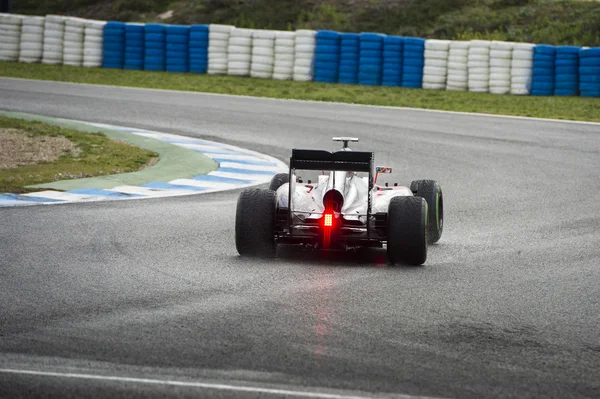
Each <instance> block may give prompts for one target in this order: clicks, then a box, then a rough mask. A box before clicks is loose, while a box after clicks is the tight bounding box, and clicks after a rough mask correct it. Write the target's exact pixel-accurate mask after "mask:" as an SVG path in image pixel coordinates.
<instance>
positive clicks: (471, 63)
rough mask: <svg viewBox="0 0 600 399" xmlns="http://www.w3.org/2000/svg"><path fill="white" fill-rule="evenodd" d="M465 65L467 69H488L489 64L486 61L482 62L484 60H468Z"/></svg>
mask: <svg viewBox="0 0 600 399" xmlns="http://www.w3.org/2000/svg"><path fill="white" fill-rule="evenodd" d="M467 67H468V68H469V70H471V69H477V68H486V69H489V68H490V64H489V63H488V62H484V61H469V63H468V64H467Z"/></svg>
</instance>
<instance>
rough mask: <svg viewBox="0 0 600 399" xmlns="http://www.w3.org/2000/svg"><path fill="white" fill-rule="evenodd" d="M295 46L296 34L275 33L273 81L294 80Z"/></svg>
mask: <svg viewBox="0 0 600 399" xmlns="http://www.w3.org/2000/svg"><path fill="white" fill-rule="evenodd" d="M295 46H296V34H295V33H294V32H283V31H280V32H275V59H274V64H273V79H276V80H291V79H292V78H293V76H294V52H295Z"/></svg>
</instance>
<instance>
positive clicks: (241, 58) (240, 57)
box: [227, 54, 252, 62]
mask: <svg viewBox="0 0 600 399" xmlns="http://www.w3.org/2000/svg"><path fill="white" fill-rule="evenodd" d="M251 59H252V55H250V54H229V57H228V58H227V61H228V62H250V60H251Z"/></svg>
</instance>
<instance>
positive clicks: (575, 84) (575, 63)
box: [554, 46, 581, 96]
mask: <svg viewBox="0 0 600 399" xmlns="http://www.w3.org/2000/svg"><path fill="white" fill-rule="evenodd" d="M580 50H581V48H580V47H576V46H561V47H557V48H556V62H555V64H554V65H555V69H554V95H555V96H576V95H578V94H579V51H580Z"/></svg>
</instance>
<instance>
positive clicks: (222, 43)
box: [207, 24, 234, 75]
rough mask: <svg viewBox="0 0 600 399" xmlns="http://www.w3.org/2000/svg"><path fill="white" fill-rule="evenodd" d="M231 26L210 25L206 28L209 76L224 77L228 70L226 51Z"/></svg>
mask: <svg viewBox="0 0 600 399" xmlns="http://www.w3.org/2000/svg"><path fill="white" fill-rule="evenodd" d="M233 29H234V27H233V26H231V25H216V24H211V25H209V27H208V69H207V72H208V73H209V74H210V75H225V74H226V73H227V68H228V57H227V54H228V53H227V49H228V48H229V36H230V35H231V31H232V30H233Z"/></svg>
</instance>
